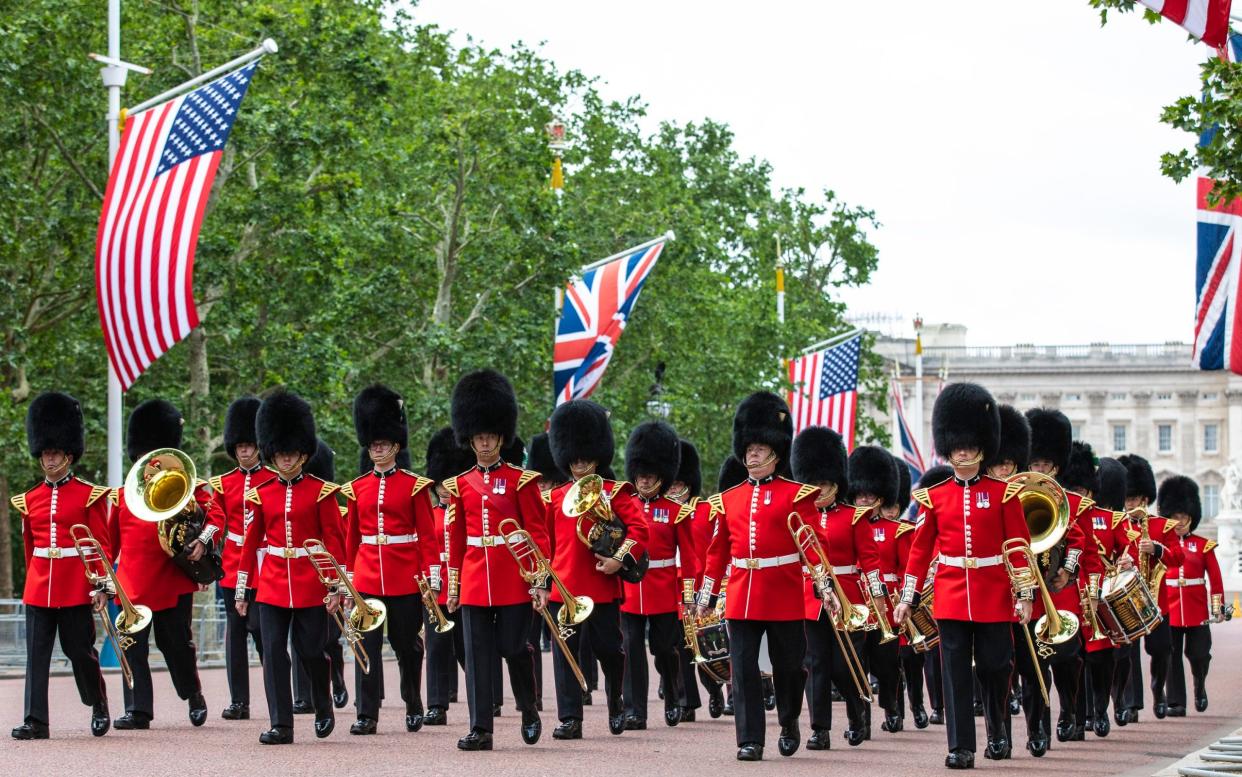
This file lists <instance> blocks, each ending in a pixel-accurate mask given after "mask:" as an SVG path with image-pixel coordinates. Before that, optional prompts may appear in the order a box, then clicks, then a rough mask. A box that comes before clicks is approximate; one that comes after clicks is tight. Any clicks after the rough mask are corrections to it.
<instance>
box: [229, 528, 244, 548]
mask: <svg viewBox="0 0 1242 777" xmlns="http://www.w3.org/2000/svg"><path fill="white" fill-rule="evenodd" d="M225 536H227V537H228V540H229V542H231V543H233V544H234V545H244V544H245V543H246V537H245V536H244V535H241V534H238V533H237V532H235V531H231V532H229V533H228V534H227V535H225Z"/></svg>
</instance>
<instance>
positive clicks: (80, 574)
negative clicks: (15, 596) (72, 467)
mask: <svg viewBox="0 0 1242 777" xmlns="http://www.w3.org/2000/svg"><path fill="white" fill-rule="evenodd" d="M107 493H108V489H107V488H105V487H104V486H96V485H93V484H91V483H88V482H86V481H85V480H82V479H81V478H77V477H72V476H68V475H67V476H65V477H64V478H62V479H61V480H59V481H57V482H56V484H55V485H53V484H51V483H48V482H47V481H46V480H45V481H43V482H42V483H40V484H39V485H37V486H35V487H34V488H32V489H30V490H29V491H27V492H26V493H24V494H19V495H17V496H15V497H13V498H12V499H11V500H10V501H11V502H12V503H13V507H14V509H16V510H17V512H18V513H19V514H20V515H21V516H22V544H23V546H24V548H25V558H26V587H25V588H23V589H22V601H23V602H25V603H26V604H33V605H35V606H38V607H77V606H78V605H83V604H87V603H89V602H90V600H91V585H90V583H88V582H87V580H86V567H84V566H83V565H82V560H81V559H80V558H78V555H77V548H76V547H74V544H73V535H72V534H70V533H69V530H70V529H71V528H72V527H73V525H74V524H77V523H81V524H85V525H86V526H87V527H89V528H90V530H91V534H94V535H95V539H97V540H99V545H100V547H101V548H102V549H103V551H104V553H106V554H108V555H109V556H111V553H110V551H109V550H108V548H109V547H110V546H109V536H108V526H107V522H108V500H107V499H103V498H102V497H104V496H105V495H106V494H107Z"/></svg>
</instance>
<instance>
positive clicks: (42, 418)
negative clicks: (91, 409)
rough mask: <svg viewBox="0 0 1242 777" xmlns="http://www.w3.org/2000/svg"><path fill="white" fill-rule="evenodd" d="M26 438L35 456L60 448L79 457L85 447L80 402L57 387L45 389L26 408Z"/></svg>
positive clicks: (76, 459) (84, 431)
mask: <svg viewBox="0 0 1242 777" xmlns="http://www.w3.org/2000/svg"><path fill="white" fill-rule="evenodd" d="M26 442H27V443H28V444H29V445H30V455H31V456H34V457H35V458H36V459H37V458H39V457H40V456H42V455H43V451H55V450H59V451H63V452H64V453H66V454H68V455H70V456H72V457H73V460H74V461H75V462H77V461H81V459H82V454H83V453H84V452H85V451H86V424H85V422H84V421H83V420H82V405H80V404H79V403H78V400H76V399H74V398H73V397H71V396H69V395H68V394H62V393H60V392H59V391H45V392H43V393H42V394H40V395H39V396H37V397H35V398H34V399H33V400H31V402H30V407H29V408H27V409H26Z"/></svg>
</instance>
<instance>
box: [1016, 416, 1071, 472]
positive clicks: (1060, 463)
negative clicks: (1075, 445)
mask: <svg viewBox="0 0 1242 777" xmlns="http://www.w3.org/2000/svg"><path fill="white" fill-rule="evenodd" d="M1026 421H1027V423H1029V424H1030V425H1031V461H1035V460H1037V459H1047V460H1048V461H1051V462H1052V463H1053V464H1054V465H1055V466H1056V468H1057V474H1059V475H1063V474H1065V470H1066V468H1067V467H1069V455H1070V443H1071V442H1073V440H1074V429H1073V427H1072V426H1070V420H1069V419H1068V418H1066V417H1065V413H1062V412H1061V411H1060V410H1052V409H1050V408H1046V407H1034V408H1031V409H1030V410H1028V411H1026Z"/></svg>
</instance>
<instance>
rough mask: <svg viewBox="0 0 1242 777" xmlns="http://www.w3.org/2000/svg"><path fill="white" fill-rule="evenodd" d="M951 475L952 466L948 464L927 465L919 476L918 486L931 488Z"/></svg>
mask: <svg viewBox="0 0 1242 777" xmlns="http://www.w3.org/2000/svg"><path fill="white" fill-rule="evenodd" d="M951 477H953V468H952V467H950V466H949V465H948V464H937V465H936V466H934V467H928V468H927V471H926V472H924V473H923V474H922V476H920V477H919V488H931V487H932V486H934V485H936V484H938V483H943V482H944V481H946V480H948V479H949V478H951Z"/></svg>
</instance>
